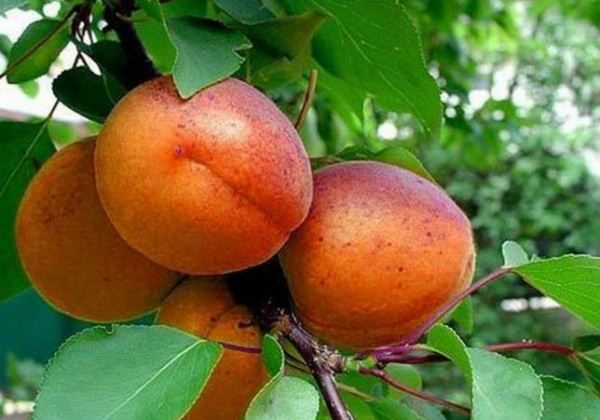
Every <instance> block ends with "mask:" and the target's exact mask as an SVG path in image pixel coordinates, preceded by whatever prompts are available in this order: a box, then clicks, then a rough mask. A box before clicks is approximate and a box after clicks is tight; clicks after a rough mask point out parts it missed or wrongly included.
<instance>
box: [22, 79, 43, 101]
mask: <svg viewBox="0 0 600 420" xmlns="http://www.w3.org/2000/svg"><path fill="white" fill-rule="evenodd" d="M19 89H21V91H23V93H24V94H25V95H27V96H29V97H30V98H35V97H36V96H37V94H38V93H39V91H40V85H39V84H38V82H36V81H35V80H28V81H26V82H23V83H19Z"/></svg>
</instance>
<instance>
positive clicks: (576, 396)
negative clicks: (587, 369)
mask: <svg viewBox="0 0 600 420" xmlns="http://www.w3.org/2000/svg"><path fill="white" fill-rule="evenodd" d="M541 378H542V384H543V386H544V415H543V417H542V419H543V420H564V419H569V420H594V419H597V418H598V417H600V399H599V398H598V397H597V396H596V395H594V394H592V393H591V392H590V391H589V390H588V389H586V388H584V387H582V386H581V385H579V384H576V383H574V382H569V381H565V380H563V379H559V378H555V377H552V376H542V377H541Z"/></svg>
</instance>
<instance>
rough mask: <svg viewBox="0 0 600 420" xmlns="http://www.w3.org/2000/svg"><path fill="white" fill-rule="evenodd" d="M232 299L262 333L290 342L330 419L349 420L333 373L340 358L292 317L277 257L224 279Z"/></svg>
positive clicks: (341, 361)
mask: <svg viewBox="0 0 600 420" xmlns="http://www.w3.org/2000/svg"><path fill="white" fill-rule="evenodd" d="M226 279H227V281H228V285H229V288H230V290H231V291H232V293H233V295H234V298H235V299H236V301H237V302H238V303H240V304H244V305H247V306H248V307H250V308H251V309H252V310H253V312H254V313H255V315H256V318H257V320H258V322H259V324H260V327H261V329H262V330H263V331H273V332H275V333H276V334H278V335H279V336H280V337H282V338H283V339H285V340H287V341H288V342H289V343H291V344H292V345H293V346H294V347H295V348H296V350H297V351H298V354H299V355H300V356H301V357H302V359H304V362H305V363H306V365H307V367H308V369H309V370H310V373H311V374H312V375H313V377H314V379H315V381H316V383H317V385H318V387H319V390H320V391H321V394H322V396H323V400H324V401H325V404H326V405H327V408H328V410H329V414H330V415H331V417H332V419H333V420H351V419H352V416H351V415H350V413H349V412H348V410H347V408H346V406H345V404H344V402H343V401H342V398H341V396H340V393H339V390H338V388H337V384H336V381H335V374H336V373H339V372H342V371H343V369H344V359H343V357H342V355H341V354H340V353H339V352H337V351H336V350H334V349H331V348H329V347H327V346H325V345H322V344H319V343H318V342H317V340H316V339H315V338H313V337H312V335H310V333H309V332H308V331H306V330H305V329H304V328H302V326H301V325H300V324H299V322H298V320H297V319H296V318H295V317H294V316H293V315H292V313H291V310H290V303H289V294H288V290H287V286H286V282H285V278H284V276H283V273H282V272H281V267H280V265H279V261H278V260H277V258H276V257H275V258H272V259H271V260H270V261H267V262H266V263H264V264H261V265H259V266H256V267H253V268H251V269H248V270H244V271H240V272H237V273H232V274H230V275H229V276H227V277H226Z"/></svg>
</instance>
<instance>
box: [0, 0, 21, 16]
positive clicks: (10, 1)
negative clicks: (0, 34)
mask: <svg viewBox="0 0 600 420" xmlns="http://www.w3.org/2000/svg"><path fill="white" fill-rule="evenodd" d="M26 4H27V0H0V14H2V13H5V12H8V11H9V10H10V9H15V8H17V7H21V6H25V5H26Z"/></svg>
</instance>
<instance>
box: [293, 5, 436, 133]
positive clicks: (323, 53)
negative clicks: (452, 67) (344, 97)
mask: <svg viewBox="0 0 600 420" xmlns="http://www.w3.org/2000/svg"><path fill="white" fill-rule="evenodd" d="M283 3H284V4H285V5H286V7H287V8H288V9H289V10H290V11H292V12H293V13H301V12H304V11H307V10H319V11H321V12H324V13H326V14H328V15H329V16H331V19H330V20H329V21H328V22H326V23H325V24H324V25H323V27H322V28H321V30H320V31H319V33H318V34H317V36H316V37H315V41H314V43H313V51H314V56H315V58H316V60H317V61H318V62H319V63H320V64H321V65H322V66H323V67H324V68H325V69H326V70H327V71H329V72H330V73H331V74H332V75H334V76H336V77H338V78H340V79H343V80H344V81H346V82H347V83H349V84H350V85H352V86H353V87H355V88H357V89H359V90H361V91H362V92H364V93H365V94H366V95H369V96H371V97H373V98H374V99H375V101H376V102H377V103H378V104H380V105H382V106H384V107H386V108H387V109H389V110H391V111H396V112H410V113H411V114H413V115H415V116H416V117H417V118H418V119H419V121H420V122H421V124H422V125H423V127H424V128H425V131H426V132H428V133H430V134H432V135H433V136H437V135H438V133H439V130H440V127H441V122H442V106H441V102H440V98H439V89H438V87H437V85H436V83H435V81H434V80H433V78H432V77H431V76H430V75H429V73H428V71H427V68H426V66H425V62H424V59H423V53H422V51H421V41H420V39H419V36H418V34H417V31H416V29H415V27H414V24H413V23H412V21H411V19H410V17H409V16H408V14H407V12H406V10H405V8H404V6H403V5H402V4H401V3H400V2H398V1H395V0H383V1H374V0H370V1H364V0H349V1H345V2H340V1H338V0H284V1H283Z"/></svg>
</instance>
